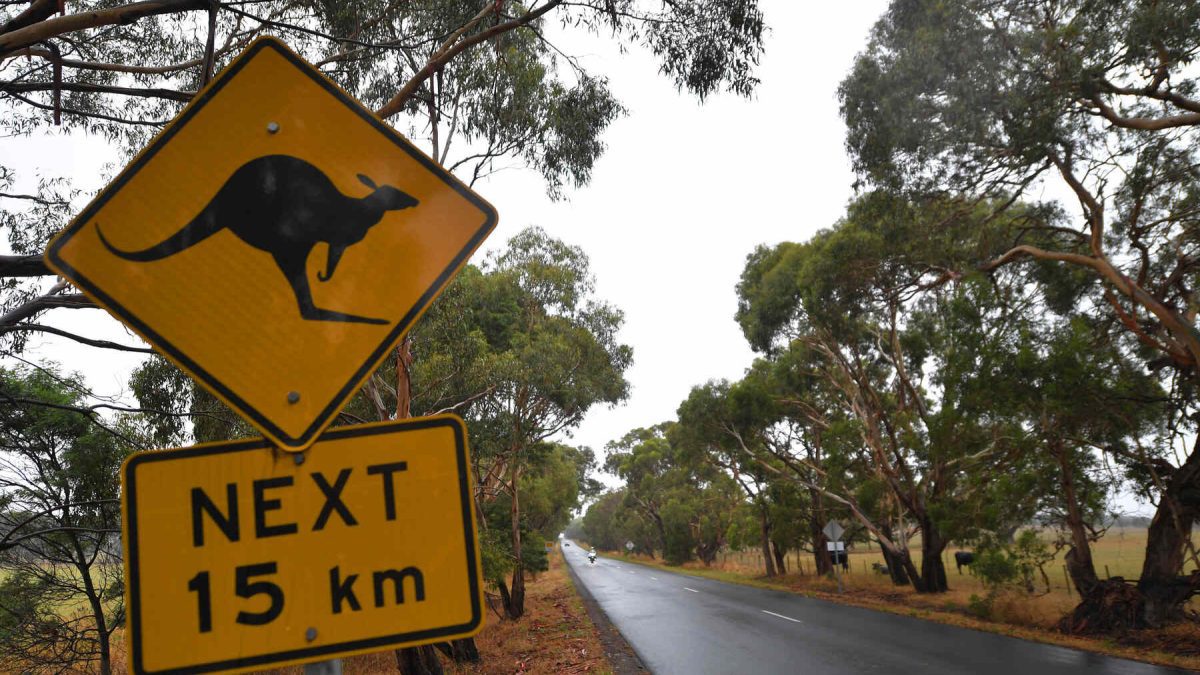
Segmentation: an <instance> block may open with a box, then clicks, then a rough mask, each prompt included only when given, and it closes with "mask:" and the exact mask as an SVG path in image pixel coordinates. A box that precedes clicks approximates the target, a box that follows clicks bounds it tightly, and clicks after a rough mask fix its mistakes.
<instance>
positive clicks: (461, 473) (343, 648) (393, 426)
mask: <svg viewBox="0 0 1200 675" xmlns="http://www.w3.org/2000/svg"><path fill="white" fill-rule="evenodd" d="M437 427H450V428H451V429H452V430H453V432H454V445H455V449H454V451H455V457H456V459H457V461H458V487H459V503H460V506H461V509H462V516H463V532H464V538H465V540H466V552H467V577H468V579H469V581H470V593H471V620H470V621H468V622H467V623H465V624H458V625H454V626H444V627H441V628H432V629H427V630H423V631H414V632H411V633H398V634H395V635H386V636H382V637H378V638H370V639H365V640H354V641H350V642H338V643H334V644H329V645H321V646H319V647H308V648H305V649H293V650H290V651H283V652H274V653H271V654H260V655H257V656H251V657H247V658H242V659H230V660H226V661H214V662H210V663H203V664H198V665H189V666H183V667H179V668H173V669H169V670H155V671H149V670H146V668H145V666H144V664H143V663H142V658H143V654H142V598H141V587H140V581H139V579H140V576H139V574H140V572H141V570H140V568H139V561H138V546H137V542H138V523H137V467H139V466H141V465H143V464H148V463H152V462H162V461H172V460H176V459H189V458H193V457H203V456H209V455H223V454H230V453H235V452H253V451H259V450H266V449H270V448H273V447H274V444H273V443H271V442H270V441H268V440H267V439H265V438H256V439H248V440H242V441H227V442H221V443H209V444H205V445H197V446H193V447H190V448H182V449H178V450H156V451H149V452H140V453H137V454H135V455H132V456H131V457H130V458H129V459H128V460H127V461H126V462H125V465H124V467H122V483H123V487H124V492H123V494H122V499H123V504H122V506H123V507H124V508H123V511H124V517H125V538H126V552H125V553H126V560H125V564H126V566H127V567H126V569H127V583H128V585H129V589H128V592H129V607H128V608H127V613H126V616H127V622H126V626H127V630H128V636H129V647H130V649H129V654H130V661H131V667H132V671H133V672H134V673H162V674H164V675H166V674H170V673H209V672H213V671H218V670H229V669H233V668H248V667H252V666H264V665H271V664H278V663H281V662H287V661H295V660H298V659H308V658H311V657H316V656H324V655H329V656H330V657H331V658H335V657H336V655H337V654H342V653H346V652H352V651H358V650H362V649H370V648H373V647H387V646H391V645H399V644H404V643H415V642H428V641H430V640H434V639H436V638H439V637H449V636H461V635H463V634H465V633H471V632H473V631H475V630H476V629H477V628H479V627H480V626H481V625H482V622H483V607H482V605H481V603H480V588H479V571H478V568H477V561H478V559H479V556H478V553H477V551H476V544H475V541H476V539H475V536H473V535H474V533H475V520H474V517H473V509H472V506H473V501H472V499H473V495H472V493H471V479H470V471H469V468H468V467H469V460H468V457H467V442H466V434H467V431H466V424H465V423H464V422H463V421H462V419H461V418H459V417H458V416H456V415H440V416H437V417H418V418H413V419H409V420H399V421H394V422H380V423H375V424H363V425H356V426H349V427H338V428H336V429H331V430H329V431H327V432H325V433H324V434H322V435H321V437H320V438H319V439H318V440H317V442H318V443H320V442H324V441H336V440H341V439H345V438H359V437H362V436H379V435H385V434H392V433H398V432H405V431H417V430H420V429H431V428H437Z"/></svg>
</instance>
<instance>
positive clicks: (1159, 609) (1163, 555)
mask: <svg viewBox="0 0 1200 675" xmlns="http://www.w3.org/2000/svg"><path fill="white" fill-rule="evenodd" d="M1197 516H1200V437H1198V438H1197V439H1196V445H1194V446H1193V447H1192V452H1191V454H1190V455H1188V458H1187V461H1185V462H1184V463H1183V466H1181V467H1179V468H1178V469H1176V470H1175V471H1173V472H1172V473H1171V475H1170V477H1169V478H1168V479H1167V481H1166V485H1165V486H1164V489H1163V493H1162V495H1161V496H1160V497H1159V501H1158V509H1157V510H1156V511H1155V513H1154V519H1153V520H1152V521H1150V530H1149V531H1148V532H1147V534H1146V558H1145V561H1144V562H1143V563H1142V576H1141V579H1139V580H1138V590H1139V591H1141V593H1142V595H1143V596H1144V598H1145V615H1144V618H1145V621H1146V623H1147V624H1148V625H1150V626H1161V625H1163V624H1165V623H1168V622H1170V621H1173V620H1176V619H1178V618H1179V617H1181V616H1182V612H1183V609H1182V607H1183V603H1184V602H1186V601H1187V599H1188V598H1190V597H1191V596H1192V595H1193V594H1194V593H1196V591H1197V589H1198V588H1200V574H1198V573H1197V572H1195V571H1193V573H1192V574H1191V575H1190V576H1187V577H1183V576H1180V575H1181V574H1182V573H1183V560H1184V558H1183V556H1184V551H1185V549H1186V546H1187V544H1188V542H1189V540H1190V539H1191V536H1192V524H1193V523H1194V522H1195V521H1196V518H1197Z"/></svg>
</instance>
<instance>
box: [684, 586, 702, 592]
mask: <svg viewBox="0 0 1200 675" xmlns="http://www.w3.org/2000/svg"><path fill="white" fill-rule="evenodd" d="M683 590H685V591H691V592H693V593H699V592H700V591H698V590H696V589H694V588H688V587H687V586H684V587H683Z"/></svg>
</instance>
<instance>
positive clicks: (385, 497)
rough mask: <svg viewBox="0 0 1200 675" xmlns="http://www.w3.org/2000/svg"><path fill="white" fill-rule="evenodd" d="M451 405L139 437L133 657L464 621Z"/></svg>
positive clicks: (248, 648) (462, 435) (473, 613)
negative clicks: (237, 431) (271, 432)
mask: <svg viewBox="0 0 1200 675" xmlns="http://www.w3.org/2000/svg"><path fill="white" fill-rule="evenodd" d="M469 469H470V463H469V457H468V450H467V439H466V428H465V426H464V425H463V422H462V420H461V419H459V418H457V417H454V416H449V415H447V416H438V417H425V418H414V419H411V420H404V421H399V422H383V423H379V424H367V425H360V426H353V427H342V428H336V429H333V430H331V431H328V432H326V433H325V434H323V435H322V436H321V438H320V439H319V440H318V441H317V442H316V444H315V445H313V447H312V448H311V449H310V450H309V451H307V452H304V453H297V454H287V453H283V452H280V451H279V450H278V449H276V448H274V447H272V445H271V443H270V442H269V441H266V440H263V439H253V440H242V441H229V442H221V443H211V444H206V445H198V446H195V447H190V448H182V449H178V450H165V451H151V452H142V453H138V454H135V455H133V456H132V457H130V458H129V459H128V460H126V462H125V464H124V466H123V467H122V471H121V483H122V496H121V499H122V503H121V506H122V516H123V520H124V526H125V537H124V542H125V564H126V566H125V581H126V603H127V611H128V624H127V628H126V631H127V632H126V640H127V641H128V645H129V663H130V666H131V670H132V672H135V673H183V672H188V673H203V672H212V671H218V670H219V671H229V670H247V669H252V668H261V667H264V666H269V665H270V666H274V665H279V664H285V663H302V662H307V661H322V660H327V659H331V658H335V657H339V656H346V655H350V654H360V653H367V652H372V651H381V650H386V649H395V648H397V647H401V646H409V645H416V644H425V643H430V642H440V641H443V640H450V639H454V638H461V637H468V636H471V635H474V634H475V633H476V632H478V630H479V629H480V627H481V626H482V623H483V611H482V607H483V604H482V603H483V600H482V593H483V591H482V589H483V586H482V580H481V572H480V563H479V550H478V540H477V538H476V533H475V515H474V499H473V494H472V489H471V478H470V471H469Z"/></svg>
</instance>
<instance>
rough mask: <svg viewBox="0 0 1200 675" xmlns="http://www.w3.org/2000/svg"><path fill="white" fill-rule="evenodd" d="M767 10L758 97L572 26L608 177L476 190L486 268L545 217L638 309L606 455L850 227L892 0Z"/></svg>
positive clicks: (589, 438) (101, 153) (70, 355)
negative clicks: (863, 121) (850, 134)
mask: <svg viewBox="0 0 1200 675" xmlns="http://www.w3.org/2000/svg"><path fill="white" fill-rule="evenodd" d="M761 4H762V9H763V11H764V14H765V16H766V21H767V24H768V25H769V26H770V27H771V32H770V34H769V36H768V38H767V42H766V52H765V54H764V56H763V59H762V62H761V65H760V67H759V69H758V71H757V74H758V76H759V78H760V79H761V80H762V83H761V85H760V86H759V88H758V90H757V92H756V94H755V95H754V96H753V98H751V99H741V98H738V97H734V96H730V95H725V94H721V95H717V96H714V97H712V98H711V99H710V100H709V101H708V102H706V103H705V104H703V105H701V104H699V103H697V101H696V100H695V98H694V97H691V96H689V95H686V94H679V93H677V92H676V91H675V89H674V87H673V85H672V83H671V82H670V81H669V80H667V79H666V78H665V77H663V76H660V75H658V73H657V70H658V67H657V63H656V61H655V59H654V57H653V56H652V55H650V54H648V53H646V52H644V51H642V50H637V49H635V50H632V51H630V52H629V53H627V54H623V55H622V54H618V53H617V50H616V49H615V47H614V46H613V44H612V43H611V42H610V41H607V40H605V39H603V38H601V39H595V38H591V37H590V36H578V35H569V36H565V37H564V38H562V39H561V40H560V46H563V47H564V48H565V51H567V52H569V53H572V54H575V55H578V56H580V58H581V61H582V63H583V64H584V66H585V67H586V68H588V69H589V70H590V71H591V72H592V73H593V74H599V75H604V76H607V77H608V78H609V80H610V87H611V88H612V90H613V92H614V93H615V94H616V96H617V97H618V98H619V99H620V100H621V101H622V102H623V104H624V105H625V106H626V107H627V108H628V109H629V114H628V116H626V117H624V118H622V119H620V120H618V121H617V122H616V123H615V124H614V125H613V126H612V127H611V128H610V129H609V130H608V132H607V133H606V134H605V135H604V138H603V140H604V142H605V143H606V144H607V146H608V150H607V152H606V153H605V154H604V156H603V157H602V158H601V160H600V161H599V163H598V164H597V166H596V167H595V171H594V173H593V177H592V182H591V184H590V185H588V186H587V187H584V188H582V189H579V190H574V191H572V192H570V193H569V195H568V196H569V200H568V201H565V202H560V203H553V202H551V201H550V200H549V199H547V198H546V197H545V192H544V187H543V185H542V182H541V179H540V177H539V176H538V175H537V174H536V173H535V172H531V171H527V170H511V171H506V172H501V173H499V174H496V175H494V176H492V177H490V178H488V179H487V180H486V181H483V182H481V183H479V184H477V185H476V189H477V191H478V192H480V193H481V194H482V195H483V196H484V197H485V198H486V199H488V200H489V201H491V202H492V203H493V204H494V205H495V206H496V207H497V209H498V210H499V213H500V225H499V227H498V228H497V229H496V231H495V232H494V233H493V235H492V237H491V238H490V239H489V241H488V242H487V243H485V245H484V247H483V249H481V251H480V252H479V253H478V254H477V256H476V259H475V260H476V261H477V262H478V261H479V260H480V259H481V258H482V256H483V255H485V254H486V252H487V251H488V250H492V249H495V248H500V247H502V246H503V244H504V242H505V241H506V240H507V239H508V238H509V237H511V236H512V235H514V234H515V233H517V232H518V231H519V230H520V229H522V228H524V227H526V226H528V225H540V226H541V227H543V228H545V229H546V230H547V231H548V232H549V233H550V234H551V235H553V236H555V237H558V238H560V239H562V240H564V241H566V242H568V243H570V244H575V245H578V246H580V247H582V248H583V249H584V250H585V251H586V252H587V254H588V256H589V257H590V259H591V263H592V266H593V272H594V273H595V275H596V278H597V289H598V296H599V297H600V298H601V299H603V300H606V301H608V302H610V303H612V304H614V305H616V306H617V307H619V308H621V309H622V310H623V311H624V312H625V318H626V323H625V327H624V329H623V330H622V331H621V333H620V337H621V340H622V341H623V342H625V343H626V344H629V345H632V346H633V348H634V365H633V367H632V369H631V370H630V371H629V372H628V378H629V380H630V382H631V383H632V395H631V397H630V399H629V401H628V402H627V403H626V404H625V405H623V406H621V407H618V408H616V409H605V408H597V409H594V410H593V411H592V412H591V413H589V415H588V417H587V419H586V421H585V422H584V424H583V425H582V426H581V427H580V428H579V429H577V430H576V431H575V433H574V434H573V438H572V442H573V443H576V444H581V445H588V446H591V447H592V448H593V449H595V450H596V451H597V454H598V456H600V457H601V458H602V456H603V447H604V445H605V444H606V443H607V442H609V441H611V440H614V439H617V438H619V437H620V436H622V435H623V434H624V433H625V432H627V431H629V430H630V429H633V428H635V427H639V426H648V425H652V424H655V423H658V422H661V421H664V420H668V419H672V418H674V416H675V410H676V408H677V407H678V405H679V404H680V403H681V402H682V401H683V399H684V398H685V397H686V396H687V394H688V391H689V390H690V389H691V387H693V386H694V385H697V384H701V383H703V382H705V381H706V380H709V379H713V378H730V379H736V378H740V377H741V375H742V374H743V371H744V370H745V368H747V367H748V366H749V365H750V363H751V361H752V359H753V354H752V352H751V351H750V349H749V348H748V347H747V345H746V342H745V339H744V338H743V337H742V334H741V331H740V329H739V328H738V326H737V324H736V322H735V321H734V319H733V314H734V311H735V309H736V293H735V285H736V284H737V281H738V277H739V275H740V273H741V271H742V267H743V265H744V263H745V258H746V255H747V254H749V253H750V252H751V251H752V250H753V249H754V247H755V246H757V245H759V244H767V245H774V244H777V243H779V242H781V241H802V240H804V239H807V238H808V237H809V236H811V235H812V234H813V233H814V232H815V231H816V230H817V229H819V228H821V227H827V226H829V225H831V224H833V222H834V221H835V220H836V219H837V218H838V217H840V216H841V215H842V214H843V212H844V209H845V206H846V204H847V202H848V201H849V199H850V198H851V196H852V190H851V184H852V182H853V175H852V173H851V171H850V167H849V160H848V158H847V156H846V153H845V150H844V138H845V127H844V125H843V124H842V121H841V118H840V116H839V114H838V105H837V97H836V90H837V85H838V83H839V82H840V80H841V79H842V78H843V77H844V76H845V74H846V73H847V71H848V70H849V68H850V65H851V62H852V59H853V57H854V55H855V54H856V53H858V52H859V51H860V50H861V49H862V48H863V47H864V46H865V44H866V39H867V35H868V32H869V30H870V27H871V26H872V24H873V23H874V22H875V20H876V19H877V18H878V16H879V15H880V14H881V13H882V12H883V10H884V8H885V7H886V4H887V3H886V2H885V0H855V1H853V2H842V3H810V2H796V1H795V0H762V3H761ZM414 140H417V139H414ZM0 152H3V153H4V154H5V157H4V158H3V159H4V160H5V163H9V164H17V165H18V166H19V167H20V168H22V169H24V168H27V167H30V166H36V167H39V168H40V169H42V170H43V171H45V173H47V174H48V175H60V174H63V173H68V174H70V175H74V176H76V177H77V178H79V179H81V180H80V185H81V186H86V185H87V177H89V176H99V175H100V174H101V172H102V167H103V166H104V165H105V164H106V163H107V162H111V161H113V159H114V158H115V155H114V154H113V153H111V152H110V151H108V149H107V148H106V147H105V145H104V144H103V142H101V141H98V140H94V139H90V140H86V139H85V140H83V142H81V139H79V138H71V139H66V138H54V137H45V136H39V137H35V138H32V139H3V141H2V142H0ZM8 153H16V155H15V156H16V157H18V158H19V160H20V161H19V162H13V161H12V160H11V156H9V155H8ZM109 173H110V174H111V172H109ZM26 187H28V186H26ZM94 187H95V188H98V187H100V185H99V181H98V180H96V185H94ZM18 191H19V190H18ZM54 323H55V325H59V326H62V327H63V328H65V329H67V330H73V331H74V332H79V333H85V334H87V335H89V336H93V337H99V338H106V339H112V340H119V341H122V342H125V343H127V344H133V343H136V342H137V340H136V339H135V338H134V337H133V336H132V335H131V334H129V333H128V332H127V331H126V330H125V329H124V328H123V327H122V326H120V325H119V324H118V323H117V322H116V321H115V320H112V319H110V318H108V317H107V316H102V315H101V313H100V312H98V311H90V310H89V311H78V310H73V311H64V310H59V311H57V312H56V313H55V315H54ZM31 344H33V345H35V346H34V348H33V349H31V350H30V351H29V352H28V354H29V355H36V356H38V357H41V358H47V359H52V360H56V361H58V362H60V363H62V364H63V365H64V366H65V367H66V368H67V369H68V370H77V371H79V372H81V373H83V374H84V375H85V376H86V378H87V381H88V383H89V385H90V386H91V387H92V388H93V389H94V390H95V391H96V392H97V393H100V394H109V395H121V394H123V393H124V392H125V390H126V381H127V379H128V373H129V371H130V370H131V369H132V368H133V367H134V366H136V365H137V364H138V363H139V362H140V361H141V360H142V357H141V356H140V355H122V354H116V353H113V352H110V351H101V350H96V349H91V348H80V347H78V346H77V345H74V344H73V343H69V342H66V341H64V340H59V339H35V340H31ZM1123 501H1126V500H1123ZM1125 507H1126V509H1128V510H1134V509H1132V508H1131V507H1133V504H1132V503H1128V504H1125Z"/></svg>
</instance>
